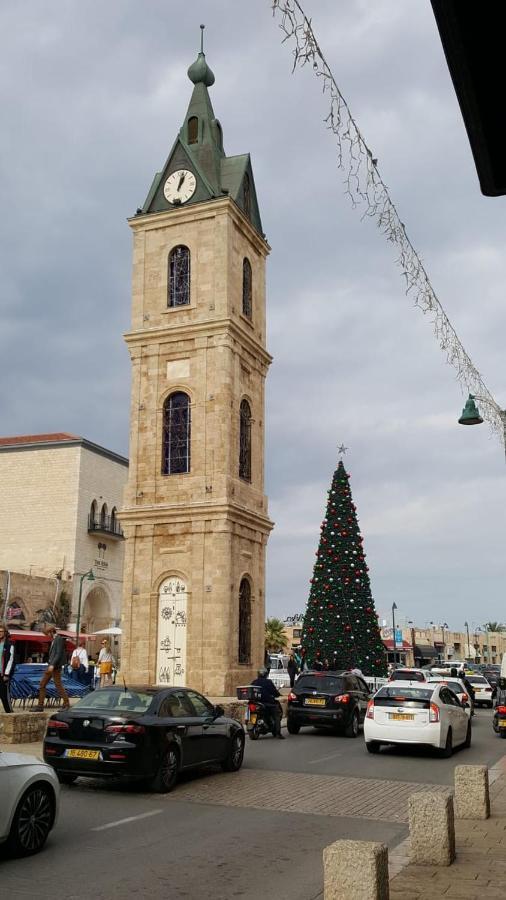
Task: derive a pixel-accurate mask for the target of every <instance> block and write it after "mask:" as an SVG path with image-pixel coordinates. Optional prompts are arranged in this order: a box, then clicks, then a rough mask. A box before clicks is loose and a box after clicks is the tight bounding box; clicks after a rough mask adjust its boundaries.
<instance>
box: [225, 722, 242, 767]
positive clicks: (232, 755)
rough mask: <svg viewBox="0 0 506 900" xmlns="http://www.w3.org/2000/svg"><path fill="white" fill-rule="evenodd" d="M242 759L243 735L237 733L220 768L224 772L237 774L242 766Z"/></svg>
mask: <svg viewBox="0 0 506 900" xmlns="http://www.w3.org/2000/svg"><path fill="white" fill-rule="evenodd" d="M243 757H244V735H242V734H241V732H240V731H238V732H237V734H234V736H233V738H232V741H231V746H230V750H229V753H228V756H227V757H226V759H224V760H223V762H222V764H221V768H222V769H223V771H224V772H238V771H239V769H240V768H241V766H242V761H243Z"/></svg>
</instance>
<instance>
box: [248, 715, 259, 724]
mask: <svg viewBox="0 0 506 900" xmlns="http://www.w3.org/2000/svg"><path fill="white" fill-rule="evenodd" d="M249 720H250V724H251V725H256V723H257V714H256V713H253V714H252V715H251V716H250V717H249Z"/></svg>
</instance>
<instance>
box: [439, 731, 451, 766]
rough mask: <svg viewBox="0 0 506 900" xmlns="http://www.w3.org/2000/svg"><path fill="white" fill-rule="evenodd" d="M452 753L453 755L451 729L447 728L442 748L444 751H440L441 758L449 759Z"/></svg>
mask: <svg viewBox="0 0 506 900" xmlns="http://www.w3.org/2000/svg"><path fill="white" fill-rule="evenodd" d="M452 753H453V737H452V730H451V728H449V729H448V731H447V732H446V744H445V746H444V749H443V750H441V756H442V757H444V759H449V758H450V756H451V755H452Z"/></svg>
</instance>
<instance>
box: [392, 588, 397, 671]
mask: <svg viewBox="0 0 506 900" xmlns="http://www.w3.org/2000/svg"><path fill="white" fill-rule="evenodd" d="M396 609H397V603H392V636H393V639H394V666H395V664H396V662H397V660H396V656H397V641H396V640H395V610H396Z"/></svg>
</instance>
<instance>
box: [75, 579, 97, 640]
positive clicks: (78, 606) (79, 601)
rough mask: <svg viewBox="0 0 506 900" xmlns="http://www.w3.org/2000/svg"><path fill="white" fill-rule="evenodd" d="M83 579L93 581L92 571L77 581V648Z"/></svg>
mask: <svg viewBox="0 0 506 900" xmlns="http://www.w3.org/2000/svg"><path fill="white" fill-rule="evenodd" d="M85 578H86V580H87V581H95V576H94V574H93V569H90V570H89V571H88V572H85V573H84V575H81V578H80V580H79V599H78V601H77V622H76V646H77V647H79V630H80V628H81V598H82V595H83V581H84V579H85Z"/></svg>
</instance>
